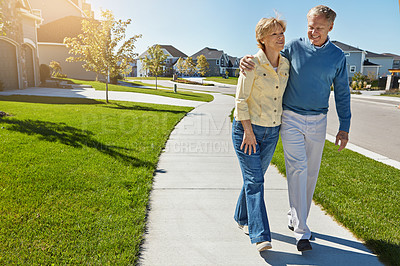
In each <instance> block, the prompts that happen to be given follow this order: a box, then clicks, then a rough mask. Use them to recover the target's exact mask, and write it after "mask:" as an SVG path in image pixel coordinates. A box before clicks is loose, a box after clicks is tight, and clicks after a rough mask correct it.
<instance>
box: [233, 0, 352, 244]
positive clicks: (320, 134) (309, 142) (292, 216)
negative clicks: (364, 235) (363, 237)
mask: <svg viewBox="0 0 400 266" xmlns="http://www.w3.org/2000/svg"><path fill="white" fill-rule="evenodd" d="M335 17H336V13H335V12H334V11H333V10H332V9H330V8H329V7H327V6H322V5H319V6H316V7H314V8H312V9H311V10H310V11H309V12H308V14H307V21H308V31H307V35H308V38H299V39H295V40H293V41H291V42H290V43H288V44H287V45H286V46H285V48H284V50H283V51H282V52H281V53H282V55H283V56H284V57H286V58H287V59H289V61H290V72H289V81H288V83H287V87H286V91H285V94H284V96H283V114H282V125H281V138H282V144H283V149H284V154H285V164H286V175H287V182H288V191H289V204H290V210H289V213H288V217H289V224H288V227H289V229H291V230H293V231H294V235H295V237H296V240H297V249H298V250H299V251H306V250H311V249H312V247H311V244H310V241H309V239H310V238H311V231H310V229H309V228H308V226H307V217H308V214H309V212H310V206H311V202H312V197H313V194H314V190H315V186H316V183H317V178H318V173H319V168H320V164H321V158H322V151H323V148H324V143H325V136H326V124H327V118H326V114H327V112H328V107H329V96H330V92H331V85H333V88H334V94H335V102H336V111H337V114H338V117H339V122H340V126H339V132H338V134H337V135H336V143H335V144H336V145H338V144H339V142H340V147H339V151H341V150H342V149H344V148H345V147H346V144H347V142H348V132H349V128H350V118H351V112H350V90H349V85H348V82H349V80H348V76H347V70H346V58H345V55H344V53H343V51H342V50H340V49H339V48H338V47H337V46H335V45H334V44H333V43H331V42H330V40H329V37H328V33H329V32H330V31H331V30H332V28H333V23H334V20H335ZM249 57H250V56H246V57H245V58H244V59H242V61H241V68H242V69H247V70H250V69H252V64H251V62H250V60H248V58H249Z"/></svg>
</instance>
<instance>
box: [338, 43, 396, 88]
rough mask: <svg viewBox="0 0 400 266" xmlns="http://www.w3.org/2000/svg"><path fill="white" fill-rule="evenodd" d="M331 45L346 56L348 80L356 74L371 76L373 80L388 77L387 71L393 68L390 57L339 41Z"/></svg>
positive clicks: (392, 61) (391, 57)
mask: <svg viewBox="0 0 400 266" xmlns="http://www.w3.org/2000/svg"><path fill="white" fill-rule="evenodd" d="M332 43H334V44H335V45H336V46H338V47H339V48H340V49H342V50H343V52H344V54H345V55H346V63H347V72H348V75H349V79H350V80H351V78H352V77H353V75H354V74H355V73H357V72H360V73H362V74H363V75H366V76H368V75H369V76H373V78H375V79H378V78H379V77H386V76H387V75H390V72H389V69H391V68H392V67H393V63H394V60H393V59H394V57H393V56H392V55H388V54H376V53H373V52H370V51H366V50H362V49H359V48H356V47H353V46H351V45H348V44H345V43H342V42H339V41H332Z"/></svg>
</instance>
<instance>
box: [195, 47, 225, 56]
mask: <svg viewBox="0 0 400 266" xmlns="http://www.w3.org/2000/svg"><path fill="white" fill-rule="evenodd" d="M223 54H224V51H222V50H217V49H214V48H209V47H205V48H203V49H201V50H200V51H198V52H197V53H195V54H194V55H192V58H193V59H197V57H198V56H200V55H204V56H205V57H206V59H220V58H221V56H222V55H223Z"/></svg>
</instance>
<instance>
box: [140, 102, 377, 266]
mask: <svg viewBox="0 0 400 266" xmlns="http://www.w3.org/2000/svg"><path fill="white" fill-rule="evenodd" d="M214 97H215V100H214V101H213V102H211V103H207V104H204V105H201V106H199V107H198V108H196V109H195V110H193V111H192V112H191V113H189V114H188V115H187V116H186V117H185V118H184V119H183V120H182V121H181V122H180V123H179V124H178V125H177V127H176V128H175V130H174V131H173V133H172V135H171V137H170V139H169V140H168V142H167V145H166V149H165V151H164V152H163V153H162V155H161V157H160V161H159V164H158V170H157V174H156V176H155V179H154V185H153V191H152V194H151V198H150V211H149V216H148V222H147V231H146V235H145V241H144V244H143V246H142V250H141V257H140V261H139V263H140V264H141V265H288V264H290V265H382V264H381V263H380V262H379V261H378V259H377V258H376V256H375V255H373V254H372V253H371V252H370V251H369V250H368V249H367V248H366V247H365V246H363V244H362V243H361V242H360V241H359V240H357V239H356V238H355V237H354V236H353V235H352V234H351V233H350V232H349V231H348V230H347V229H345V228H343V227H341V226H340V225H338V224H337V223H336V222H335V221H333V219H332V218H331V217H329V216H327V215H325V213H324V212H323V211H322V210H321V209H320V208H319V207H318V206H315V205H313V206H312V207H311V213H310V216H309V226H310V228H311V230H312V232H313V236H314V240H313V241H312V246H313V250H312V251H310V252H306V253H304V254H302V253H301V252H298V251H297V249H296V246H295V239H294V237H293V234H292V232H291V231H289V229H288V228H287V218H286V213H287V210H288V208H289V207H288V196H287V185H286V179H285V178H284V177H283V176H282V175H280V174H279V173H278V171H277V169H276V168H275V167H273V166H270V168H269V170H268V172H267V174H266V178H265V198H266V205H267V211H268V216H269V221H270V227H271V231H272V239H273V240H272V246H273V248H272V249H271V250H268V251H264V252H262V253H259V252H258V251H257V250H256V248H255V246H254V245H251V244H250V240H249V238H248V236H246V235H245V234H244V233H243V232H242V231H241V230H240V229H238V228H237V225H236V223H235V221H234V220H233V213H234V209H235V205H236V200H237V197H238V195H239V192H240V189H241V186H242V177H241V171H240V167H239V163H238V160H237V158H236V155H235V152H234V150H233V147H232V144H231V128H230V127H231V126H230V119H229V117H228V115H229V114H230V112H231V110H232V108H233V105H234V98H233V97H231V96H226V95H222V94H214Z"/></svg>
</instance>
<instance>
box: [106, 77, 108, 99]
mask: <svg viewBox="0 0 400 266" xmlns="http://www.w3.org/2000/svg"><path fill="white" fill-rule="evenodd" d="M106 103H108V77H107V79H106Z"/></svg>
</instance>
